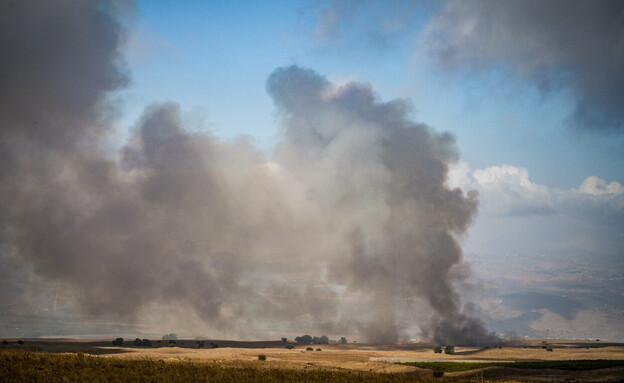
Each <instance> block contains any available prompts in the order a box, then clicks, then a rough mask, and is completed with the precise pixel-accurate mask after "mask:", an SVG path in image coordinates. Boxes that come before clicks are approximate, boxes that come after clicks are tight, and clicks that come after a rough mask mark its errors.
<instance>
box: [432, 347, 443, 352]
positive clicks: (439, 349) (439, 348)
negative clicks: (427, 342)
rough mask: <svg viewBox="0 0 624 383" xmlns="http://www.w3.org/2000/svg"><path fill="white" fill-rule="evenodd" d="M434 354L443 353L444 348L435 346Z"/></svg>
mask: <svg viewBox="0 0 624 383" xmlns="http://www.w3.org/2000/svg"><path fill="white" fill-rule="evenodd" d="M433 352H435V353H436V354H441V353H442V347H441V346H435V347H434V348H433Z"/></svg>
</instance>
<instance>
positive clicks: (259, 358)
mask: <svg viewBox="0 0 624 383" xmlns="http://www.w3.org/2000/svg"><path fill="white" fill-rule="evenodd" d="M258 360H266V355H264V354H260V355H258Z"/></svg>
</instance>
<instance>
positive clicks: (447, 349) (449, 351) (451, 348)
mask: <svg viewBox="0 0 624 383" xmlns="http://www.w3.org/2000/svg"><path fill="white" fill-rule="evenodd" d="M444 353H445V354H454V353H455V346H446V347H444Z"/></svg>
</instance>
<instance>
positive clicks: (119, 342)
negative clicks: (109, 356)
mask: <svg viewBox="0 0 624 383" xmlns="http://www.w3.org/2000/svg"><path fill="white" fill-rule="evenodd" d="M113 346H123V338H117V339H115V340H114V341H113Z"/></svg>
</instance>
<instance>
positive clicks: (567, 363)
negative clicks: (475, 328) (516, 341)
mask: <svg viewBox="0 0 624 383" xmlns="http://www.w3.org/2000/svg"><path fill="white" fill-rule="evenodd" d="M397 364H404V365H406V366H414V367H419V368H428V369H430V370H434V371H443V372H453V371H469V370H477V369H479V368H486V367H493V366H499V367H511V368H518V369H546V368H549V369H553V370H573V371H585V370H598V369H601V368H611V367H622V366H624V360H606V359H598V360H549V361H541V362H405V363H397Z"/></svg>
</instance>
